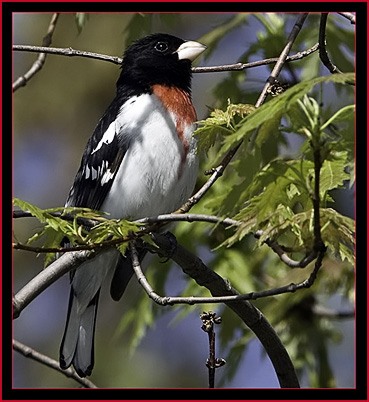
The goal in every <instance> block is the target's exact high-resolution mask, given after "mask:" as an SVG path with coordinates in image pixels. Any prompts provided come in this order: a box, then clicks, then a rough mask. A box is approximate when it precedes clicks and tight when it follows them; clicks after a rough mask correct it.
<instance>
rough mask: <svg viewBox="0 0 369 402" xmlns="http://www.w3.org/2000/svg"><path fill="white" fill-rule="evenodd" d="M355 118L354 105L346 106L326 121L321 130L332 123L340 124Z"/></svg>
mask: <svg viewBox="0 0 369 402" xmlns="http://www.w3.org/2000/svg"><path fill="white" fill-rule="evenodd" d="M354 116H355V105H348V106H345V107H343V108H341V109H340V110H338V111H337V112H336V113H335V114H334V115H333V116H332V117H331V118H330V119H328V120H327V121H326V122H325V123H324V124H323V125H322V126H321V130H324V129H325V128H326V127H328V126H329V125H330V124H332V123H340V122H342V121H347V120H348V119H351V118H353V117H354Z"/></svg>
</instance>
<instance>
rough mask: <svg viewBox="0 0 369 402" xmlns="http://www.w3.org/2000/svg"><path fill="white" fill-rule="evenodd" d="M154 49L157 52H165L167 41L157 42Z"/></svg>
mask: <svg viewBox="0 0 369 402" xmlns="http://www.w3.org/2000/svg"><path fill="white" fill-rule="evenodd" d="M155 50H157V51H158V52H165V51H166V50H168V43H167V42H158V43H157V44H156V45H155Z"/></svg>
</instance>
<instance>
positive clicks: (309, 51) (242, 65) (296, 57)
mask: <svg viewBox="0 0 369 402" xmlns="http://www.w3.org/2000/svg"><path fill="white" fill-rule="evenodd" d="M318 49H319V44H318V43H317V44H315V45H314V46H313V47H311V48H310V49H307V50H304V51H302V52H298V53H296V54H294V55H293V56H288V57H287V58H286V60H285V61H286V62H290V61H296V60H301V59H303V58H304V57H306V56H309V55H310V54H312V53H314V52H316V51H317V50H318ZM277 61H278V57H273V58H269V59H264V60H258V61H253V62H251V63H235V64H228V65H224V66H213V67H193V68H192V72H193V73H214V72H223V71H242V70H246V69H247V68H253V67H260V66H266V65H268V64H273V63H276V62H277Z"/></svg>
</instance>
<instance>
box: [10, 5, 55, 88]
mask: <svg viewBox="0 0 369 402" xmlns="http://www.w3.org/2000/svg"><path fill="white" fill-rule="evenodd" d="M58 18H59V13H54V14H53V15H52V17H51V21H50V24H49V27H48V30H47V34H46V35H45V37H44V39H43V41H42V46H43V47H44V48H46V49H47V48H48V46H50V45H51V41H52V37H53V34H54V31H55V28H56V22H57V21H58ZM45 60H46V53H40V55H39V56H38V58H37V60H36V61H35V62H34V63H33V65H32V67H31V68H30V69H29V70H28V71H27V72H26V73H25V74H24V75H23V76H21V77H19V78H18V79H17V80H16V81H15V82H14V83H13V92H14V91H16V90H17V89H18V88H20V87H22V86H25V85H26V84H27V82H28V81H29V80H30V79H31V78H32V77H33V76H34V75H35V74H36V73H37V72H38V71H40V70H41V69H42V67H43V65H44V64H45Z"/></svg>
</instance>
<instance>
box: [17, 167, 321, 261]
mask: <svg viewBox="0 0 369 402" xmlns="http://www.w3.org/2000/svg"><path fill="white" fill-rule="evenodd" d="M223 167H224V166H223ZM217 172H219V170H217V171H216V174H217ZM215 177H216V176H215V175H214V178H215ZM211 183H212V182H207V186H206V188H205V189H201V191H199V192H198V193H197V194H196V195H195V196H193V197H191V199H190V200H189V201H188V202H187V203H186V204H184V206H183V207H182V210H185V209H187V207H186V205H193V203H194V201H193V200H196V202H198V200H199V199H200V198H201V196H202V195H201V194H203V193H204V192H205V191H206V189H207V188H208V186H209V185H210V184H211ZM50 214H51V215H53V216H57V217H59V218H61V219H65V220H72V219H74V217H72V216H68V215H60V213H59V212H55V213H50ZM32 216H33V215H32V214H31V213H30V212H28V211H22V210H17V211H13V217H14V218H21V217H22V218H23V217H32ZM78 219H81V222H79V223H80V224H83V225H87V226H89V227H93V226H94V225H95V224H97V223H99V222H97V221H94V220H91V219H86V218H78ZM168 222H207V223H214V224H221V225H223V226H234V227H238V226H239V225H240V224H241V223H242V222H241V221H237V220H235V219H231V218H223V217H219V216H215V215H204V214H190V213H183V214H180V213H178V212H177V213H173V214H163V215H158V216H152V217H147V218H142V219H138V220H136V221H134V223H140V224H149V225H150V226H148V227H146V228H145V229H143V230H142V231H140V232H136V233H132V234H131V235H128V236H126V237H122V238H120V239H116V240H106V241H104V242H101V243H94V244H89V245H83V246H76V247H48V248H46V247H32V246H27V245H24V244H20V243H13V248H14V249H15V250H23V251H31V252H34V253H38V254H39V253H68V252H74V251H82V250H91V251H92V250H97V249H103V248H108V247H112V246H115V245H118V244H121V243H124V242H128V241H130V240H134V239H137V238H139V237H140V236H142V235H144V234H146V233H149V232H151V231H152V230H153V228H156V229H157V228H159V227H160V226H163V225H165V224H166V223H168ZM262 234H263V232H262V231H261V230H258V231H257V232H255V233H254V237H255V238H257V239H260V237H261V236H262ZM264 243H265V244H266V245H267V246H268V247H270V248H271V249H272V250H273V251H274V252H275V253H276V254H277V255H278V256H279V258H280V259H281V261H282V262H284V263H285V264H286V265H288V266H289V267H290V268H305V267H306V266H307V265H308V264H309V263H310V262H312V261H313V260H314V259H315V258H316V256H317V252H316V250H315V249H313V250H312V251H311V252H310V253H308V254H307V255H306V256H305V257H304V258H302V259H301V260H293V259H292V258H290V257H289V256H288V255H287V252H286V251H285V249H284V248H283V247H282V246H281V245H280V244H278V242H277V241H275V240H272V239H266V240H265V241H264Z"/></svg>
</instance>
